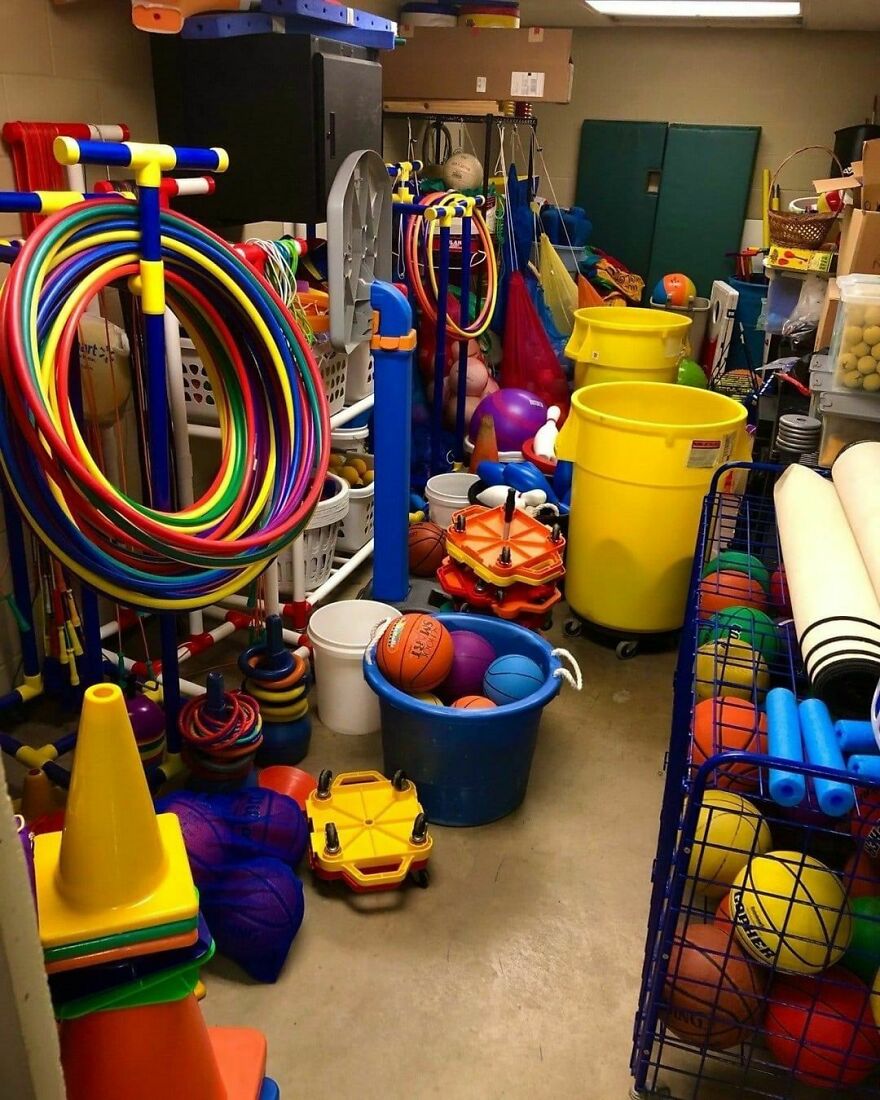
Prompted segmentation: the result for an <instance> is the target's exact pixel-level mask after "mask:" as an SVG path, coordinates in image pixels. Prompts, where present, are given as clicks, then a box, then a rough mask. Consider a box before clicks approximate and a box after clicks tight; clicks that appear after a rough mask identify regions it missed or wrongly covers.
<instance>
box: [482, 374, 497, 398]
mask: <svg viewBox="0 0 880 1100" xmlns="http://www.w3.org/2000/svg"><path fill="white" fill-rule="evenodd" d="M500 389H501V387H500V386H499V385H498V383H497V382H496V381H495V379H494V378H490V379H489V381H488V382H487V383H486V388H485V389H484V390H483V397H488V396H489V394H490V393H498V391H499V390H500Z"/></svg>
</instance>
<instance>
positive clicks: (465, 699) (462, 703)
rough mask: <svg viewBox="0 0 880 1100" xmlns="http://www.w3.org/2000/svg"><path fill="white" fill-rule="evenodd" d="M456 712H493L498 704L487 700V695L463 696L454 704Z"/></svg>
mask: <svg viewBox="0 0 880 1100" xmlns="http://www.w3.org/2000/svg"><path fill="white" fill-rule="evenodd" d="M452 705H453V706H454V707H455V708H456V710H492V709H493V708H494V707H495V706H497V704H496V703H493V702H492V700H491V699H487V698H486V696H485V695H462V697H461V698H460V699H456V700H455V702H454V703H453V704H452Z"/></svg>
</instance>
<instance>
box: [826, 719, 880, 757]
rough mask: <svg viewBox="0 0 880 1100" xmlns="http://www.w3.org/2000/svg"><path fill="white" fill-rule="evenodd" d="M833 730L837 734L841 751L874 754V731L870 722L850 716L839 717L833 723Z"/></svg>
mask: <svg viewBox="0 0 880 1100" xmlns="http://www.w3.org/2000/svg"><path fill="white" fill-rule="evenodd" d="M834 732H835V734H837V743H838V745H840V751H841V752H847V753H849V752H859V753H861V752H864V753H867V754H868V755H874V754H876V752H877V742H876V741H875V740H874V731H873V729H871V723H870V722H856V721H855V720H854V719H852V718H841V719H840V721H838V722H835V723H834Z"/></svg>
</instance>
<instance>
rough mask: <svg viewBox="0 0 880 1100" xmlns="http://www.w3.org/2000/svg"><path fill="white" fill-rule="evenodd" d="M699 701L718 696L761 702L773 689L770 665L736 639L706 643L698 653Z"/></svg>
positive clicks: (697, 684) (749, 647) (697, 681)
mask: <svg viewBox="0 0 880 1100" xmlns="http://www.w3.org/2000/svg"><path fill="white" fill-rule="evenodd" d="M695 672H696V695H697V700H698V701H699V700H701V699H711V698H713V696H715V695H733V696H735V697H736V698H737V699H748V700H749V701H751V702H756V701H757V702H759V703H760V702H761V701H762V700H763V698H764V696H765V695H766V694H767V689H768V688H769V687H770V670H769V668H768V667H767V662H766V661H765V660H764V658H763V657H762V656H761V654H760V653H758V652H757V651H756V650H754V649H752V647H751V646H750V645H746V643H745V642H741V641H739V640H737V639H736V638H719V639H718V640H717V641H714V642H706V643H705V644H704V645H701V646H700V648H699V649H698V650H697V661H696V669H695Z"/></svg>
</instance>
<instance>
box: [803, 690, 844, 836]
mask: <svg viewBox="0 0 880 1100" xmlns="http://www.w3.org/2000/svg"><path fill="white" fill-rule="evenodd" d="M798 711H799V713H800V719H801V732H802V733H803V736H804V748H805V749H806V753H807V760H809V762H810V763H811V764H818V765H819V766H820V767H823V768H835V769H836V770H838V771H846V765H845V764H844V762H843V753H842V752H841V751H840V745H839V744H838V742H837V736H836V734H835V733H834V723H833V722H832V721H831V715H830V713H829V711H828V707H826V706H825V704H824V703H823V702H822V701H821V699H804V701H803V702H802V703H801V704H800V706H799V707H798ZM812 783H813V790H814V791H815V792H816V800H817V801H818V803H819V808H820V809H821V810H822V812H823V813H826V814H828V815H829V817H840V816H841V815H842V814H845V813H849V811H850V810H851V809H852V808H853V806H854V805H855V800H856V799H855V793H854V792H853V789H852V786H851V785H850V784H849V783H841V782H840V780H838V779H819V778H814V779H813V780H812Z"/></svg>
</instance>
